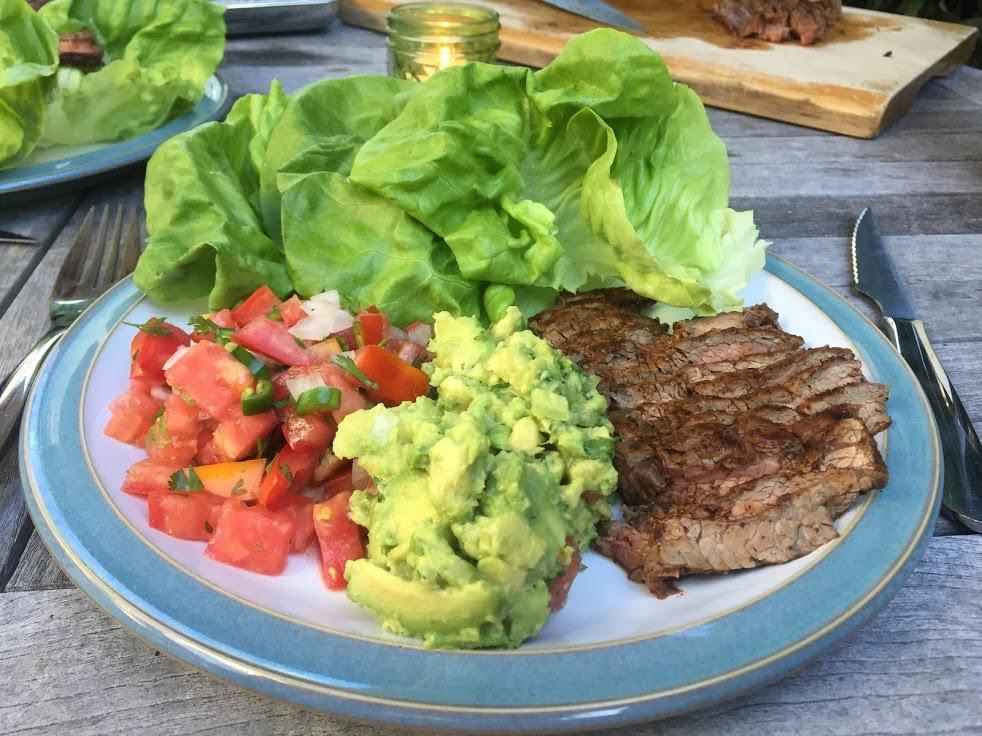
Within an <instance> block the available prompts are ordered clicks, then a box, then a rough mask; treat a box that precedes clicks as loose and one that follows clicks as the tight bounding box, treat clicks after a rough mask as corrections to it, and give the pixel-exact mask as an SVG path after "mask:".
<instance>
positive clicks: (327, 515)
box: [313, 492, 365, 590]
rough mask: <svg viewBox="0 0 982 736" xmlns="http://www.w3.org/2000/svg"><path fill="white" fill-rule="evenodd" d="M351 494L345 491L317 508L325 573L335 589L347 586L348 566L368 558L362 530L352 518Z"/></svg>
mask: <svg viewBox="0 0 982 736" xmlns="http://www.w3.org/2000/svg"><path fill="white" fill-rule="evenodd" d="M350 500H351V493H350V492H344V493H339V494H338V495H336V496H334V497H332V498H329V499H328V500H326V501H324V502H322V503H318V504H315V505H314V513H313V516H314V531H315V532H316V534H317V542H318V543H319V545H320V551H321V573H322V575H323V577H324V583H325V585H327V587H328V588H330V589H331V590H343V589H344V588H345V587H347V582H346V581H345V579H344V566H345V565H346V564H347V562H348V560H358V559H361V558H362V557H364V556H365V544H364V542H363V541H362V538H361V527H360V526H358V525H357V524H356V523H355V522H353V521H352V520H351V518H350V517H349V516H348V502H349V501H350Z"/></svg>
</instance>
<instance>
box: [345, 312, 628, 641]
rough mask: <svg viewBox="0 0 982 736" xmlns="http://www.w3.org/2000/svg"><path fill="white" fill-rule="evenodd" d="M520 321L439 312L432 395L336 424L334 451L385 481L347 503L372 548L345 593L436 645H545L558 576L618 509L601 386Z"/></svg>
mask: <svg viewBox="0 0 982 736" xmlns="http://www.w3.org/2000/svg"><path fill="white" fill-rule="evenodd" d="M524 327H525V325H524V320H523V318H522V316H521V313H520V312H518V310H517V309H514V308H512V309H509V310H507V311H506V313H505V315H504V317H503V318H502V319H501V320H500V321H499V322H497V323H496V324H495V325H494V326H492V327H491V328H490V329H485V328H483V327H482V326H481V325H480V324H478V323H477V321H475V320H474V319H472V318H469V317H452V316H451V315H449V314H446V313H440V314H437V315H436V317H435V325H434V337H433V340H432V341H431V342H430V345H429V350H430V353H431V354H432V356H433V359H432V361H431V362H430V363H427V364H426V365H424V366H423V370H424V371H425V372H426V373H427V374H428V375H429V376H430V382H431V384H432V385H433V386H434V387H435V388H436V397H435V398H432V397H425V396H424V397H420V398H418V399H417V400H416V401H414V402H411V403H409V402H407V403H403V404H400V405H399V406H395V407H386V406H381V405H379V406H375V407H373V408H371V409H368V410H365V411H360V412H355V413H353V414H351V415H349V416H348V417H346V418H345V419H344V420H343V421H342V422H341V423H340V425H339V426H338V432H337V436H336V437H335V440H334V445H333V451H334V453H335V454H336V455H337V456H338V457H342V458H357V459H358V462H359V464H360V465H361V466H362V467H363V468H364V469H365V470H366V471H367V472H368V473H369V474H370V475H371V476H372V478H373V480H374V481H375V490H374V491H373V492H371V493H369V492H365V491H358V492H356V493H355V494H354V495H353V496H352V499H351V509H350V514H351V518H352V519H354V520H355V521H356V522H357V523H359V524H361V525H362V526H364V527H366V528H367V529H368V540H369V541H368V557H367V558H366V559H364V560H358V561H355V562H351V563H349V564H348V566H347V569H346V572H345V576H346V578H347V580H348V595H349V596H350V597H351V599H352V600H353V601H355V602H356V603H358V604H360V605H362V606H364V607H365V608H366V609H368V610H369V611H371V612H372V613H373V614H374V615H375V616H377V617H378V618H379V619H380V620H381V622H382V624H383V626H384V627H385V628H386V629H388V630H390V631H392V632H395V633H397V634H400V635H403V636H411V637H416V638H419V639H422V640H423V641H424V642H425V644H426V645H427V646H431V647H516V646H518V645H520V644H521V643H522V642H523V641H525V640H526V639H528V638H530V637H532V636H535V635H536V634H537V633H538V632H539V630H540V629H541V628H542V626H543V625H544V624H545V622H546V620H547V619H548V617H549V613H550V611H549V600H550V595H549V583H550V581H552V580H553V579H555V578H556V577H557V576H559V575H560V573H562V572H563V571H564V569H565V568H566V567H567V566H568V564H569V560H570V557H571V555H572V552H573V551H574V549H579V550H583V549H585V548H586V547H587V546H588V545H589V544H590V542H591V541H592V540H593V538H594V537H595V535H596V524H597V522H598V521H599V520H601V519H604V518H608V517H609V514H610V506H609V502H608V500H609V496H610V495H611V494H612V493H613V492H614V490H615V488H616V486H617V473H616V471H615V470H614V467H613V462H612V461H613V450H614V435H613V428H612V427H611V425H610V422H609V421H608V420H607V417H606V410H607V404H606V401H605V400H604V398H603V397H602V396H601V395H600V394H599V392H598V391H597V379H596V378H593V377H592V376H588V375H586V374H585V373H583V372H582V371H580V370H579V369H578V368H576V366H574V365H573V364H572V363H571V362H570V361H569V360H568V359H566V358H565V357H564V356H563V355H562V354H560V353H559V352H558V351H556V350H555V349H554V348H552V347H551V346H550V345H549V344H548V343H546V342H545V341H543V340H541V339H540V338H538V337H536V336H535V335H533V334H532V333H531V332H529V331H528V330H526V329H525V328H524ZM587 491H589V492H590V494H589V498H590V500H591V502H590V503H589V504H587V503H586V502H585V501H584V500H583V495H584V494H585V493H586V492H587Z"/></svg>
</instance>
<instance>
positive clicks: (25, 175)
mask: <svg viewBox="0 0 982 736" xmlns="http://www.w3.org/2000/svg"><path fill="white" fill-rule="evenodd" d="M227 104H228V85H227V84H226V83H225V80H224V79H222V78H221V77H219V76H218V75H215V76H213V77H211V78H210V79H209V80H208V81H207V82H206V83H205V91H204V95H203V96H202V98H201V99H200V100H199V101H198V104H196V105H195V106H194V107H193V108H192V109H191V110H190V111H189V112H187V113H185V114H184V115H181V116H179V117H176V118H174V119H173V120H171V121H169V122H167V123H165V124H164V125H161V126H160V127H159V128H157V129H155V130H151V131H150V132H149V133H144V134H143V135H138V136H134V137H133V138H129V139H127V140H125V141H119V142H117V143H98V144H95V145H91V146H52V147H50V148H42V149H39V150H37V151H35V152H34V153H33V154H32V155H31V157H30V158H28V159H27V160H26V161H24V162H23V163H21V164H20V165H18V166H16V167H14V168H12V169H4V170H2V171H0V201H3V200H4V199H7V198H8V197H10V198H13V197H15V196H17V197H21V196H24V195H26V194H27V193H29V192H31V191H33V190H40V189H44V190H48V191H50V190H51V189H52V188H55V187H57V188H59V189H61V188H66V187H68V186H69V185H71V184H72V183H75V182H79V181H81V180H83V179H88V178H90V177H95V176H99V175H102V174H106V173H108V172H110V171H115V170H116V169H122V168H125V167H127V166H130V165H132V164H137V163H140V162H141V161H146V160H147V159H148V158H150V156H151V155H152V154H153V152H154V151H156V150H157V147H158V146H159V145H160V144H161V143H163V142H164V141H166V140H167V139H168V138H173V137H174V136H175V135H177V134H178V133H183V132H185V131H187V130H191V128H194V127H195V126H197V125H200V124H201V123H207V122H208V121H210V120H217V119H218V118H220V117H221V116H222V115H223V114H224V113H225V109H226V107H227Z"/></svg>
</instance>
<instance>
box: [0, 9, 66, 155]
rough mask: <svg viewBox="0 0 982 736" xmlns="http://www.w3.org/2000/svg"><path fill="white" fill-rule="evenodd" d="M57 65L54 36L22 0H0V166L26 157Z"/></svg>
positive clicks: (34, 142)
mask: <svg viewBox="0 0 982 736" xmlns="http://www.w3.org/2000/svg"><path fill="white" fill-rule="evenodd" d="M57 68H58V36H57V35H56V34H55V32H54V31H52V30H51V28H50V27H49V26H48V24H47V23H45V22H44V21H43V20H42V19H41V18H40V17H38V15H37V14H36V13H35V12H34V11H33V10H31V7H30V6H29V5H28V4H27V3H26V2H24V0H0V168H4V167H7V166H13V165H14V164H16V163H18V162H19V161H21V160H22V159H24V158H26V157H27V156H29V155H30V153H31V151H33V150H34V147H35V146H36V145H37V143H38V140H39V139H40V137H41V128H42V126H43V124H44V111H45V110H44V94H45V91H46V89H47V87H48V85H49V82H50V80H51V78H52V75H53V74H54V73H55V70H56V69H57Z"/></svg>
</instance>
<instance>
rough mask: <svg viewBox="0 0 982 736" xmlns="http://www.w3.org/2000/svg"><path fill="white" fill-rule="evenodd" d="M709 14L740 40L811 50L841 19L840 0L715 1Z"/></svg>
mask: <svg viewBox="0 0 982 736" xmlns="http://www.w3.org/2000/svg"><path fill="white" fill-rule="evenodd" d="M710 13H711V14H712V15H713V17H714V18H716V19H717V20H718V21H720V22H721V23H722V24H723V25H724V26H726V28H727V29H728V30H729V31H730V33H733V34H734V35H736V36H739V37H741V38H749V37H752V36H755V37H757V38H762V39H764V40H765V41H770V42H772V43H781V42H783V41H787V40H789V39H791V38H797V39H798V40H799V41H800V42H801V44H802V45H803V46H810V45H811V44H813V43H815V42H816V41H818V40H819V39H821V38H822V37H823V36H825V35H826V34H827V33H828V32H829V30H830V29H831V28H832V27H834V26H835V24H836V23H838V22H839V20H840V19H841V18H842V0H716V2H715V3H714V4H713V6H712V8H711V10H710Z"/></svg>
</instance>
